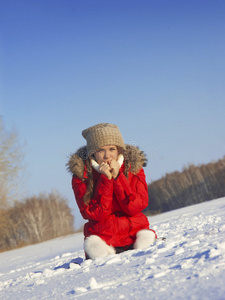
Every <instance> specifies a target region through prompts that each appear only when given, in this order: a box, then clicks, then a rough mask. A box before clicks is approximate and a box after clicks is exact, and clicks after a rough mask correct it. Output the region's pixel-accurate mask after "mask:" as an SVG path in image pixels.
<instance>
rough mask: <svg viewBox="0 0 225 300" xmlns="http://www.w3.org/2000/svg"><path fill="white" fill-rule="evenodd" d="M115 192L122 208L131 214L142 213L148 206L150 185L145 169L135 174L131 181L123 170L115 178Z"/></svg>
mask: <svg viewBox="0 0 225 300" xmlns="http://www.w3.org/2000/svg"><path fill="white" fill-rule="evenodd" d="M114 193H115V195H116V198H117V201H118V202H119V204H120V206H121V208H122V210H123V211H124V212H125V213H126V214H128V215H129V216H134V215H135V214H137V213H140V212H141V211H142V210H143V209H145V208H146V207H147V206H148V187H147V183H146V180H145V173H144V170H143V169H141V170H140V171H139V172H138V173H137V174H136V175H133V177H132V179H131V181H130V182H129V181H128V179H127V178H126V176H125V175H124V174H123V172H121V171H120V172H119V175H118V177H117V179H115V180H114Z"/></svg>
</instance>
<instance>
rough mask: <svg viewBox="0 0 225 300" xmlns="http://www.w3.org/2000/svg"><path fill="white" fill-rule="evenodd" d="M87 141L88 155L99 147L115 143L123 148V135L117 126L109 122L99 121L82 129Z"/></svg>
mask: <svg viewBox="0 0 225 300" xmlns="http://www.w3.org/2000/svg"><path fill="white" fill-rule="evenodd" d="M82 135H83V137H84V138H85V139H86V141H87V152H88V156H90V155H91V154H92V153H94V152H95V151H97V150H98V149H99V148H100V147H103V146H107V145H115V146H118V147H121V148H124V149H125V144H124V141H123V137H122V135H121V133H120V130H119V127H118V126H117V125H114V124H110V123H100V124H97V125H94V126H91V127H89V128H87V129H85V130H83V131H82Z"/></svg>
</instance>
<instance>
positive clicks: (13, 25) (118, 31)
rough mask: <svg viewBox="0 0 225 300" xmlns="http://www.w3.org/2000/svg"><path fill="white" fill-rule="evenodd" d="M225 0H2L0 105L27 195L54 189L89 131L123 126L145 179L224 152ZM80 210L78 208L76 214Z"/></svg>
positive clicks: (63, 181)
mask: <svg viewBox="0 0 225 300" xmlns="http://www.w3.org/2000/svg"><path fill="white" fill-rule="evenodd" d="M224 15H225V1H224V0H221V1H220V0H216V1H212V0H204V1H203V0H202V1H201V0H200V1H198V0H186V1H182V0H170V1H168V0H154V1H153V0H135V1H134V0H32V1H31V0H27V1H25V0H20V1H18V0H5V1H3V0H1V1H0V115H1V117H2V118H3V121H4V125H5V127H6V128H7V129H8V130H11V129H12V128H15V129H16V130H17V131H18V133H19V139H20V142H21V143H24V142H25V143H26V146H25V163H26V166H27V167H26V171H25V173H24V177H25V178H26V181H25V183H24V186H23V188H24V190H25V191H26V193H27V195H34V194H35V195H36V194H39V192H47V193H48V192H51V191H52V189H56V190H57V191H59V192H60V193H61V194H62V195H63V196H65V197H66V198H67V199H68V200H69V204H70V206H71V207H72V208H73V209H74V211H75V212H76V211H77V209H76V204H75V200H74V196H73V193H72V189H71V176H70V175H69V174H68V173H67V171H66V168H65V164H66V162H67V160H68V157H69V155H70V153H72V152H75V151H76V150H77V149H78V148H79V147H80V146H83V145H84V144H85V140H84V139H83V137H82V136H81V131H82V130H83V129H85V128H87V127H89V126H91V125H94V124H96V123H100V122H110V123H115V124H117V125H118V126H119V127H120V130H121V132H122V134H123V137H124V140H125V142H126V143H127V144H134V145H138V146H139V147H140V148H141V149H142V150H144V151H145V153H146V154H147V157H148V166H147V168H146V169H145V171H146V176H147V182H148V183H150V182H151V181H152V180H156V179H159V178H160V177H161V176H163V175H165V174H166V173H169V172H172V171H175V170H179V171H181V170H182V168H183V166H185V165H187V164H189V163H194V164H200V163H208V162H210V161H212V160H216V159H218V158H222V157H223V156H224V155H225V34H224V32H225V18H224ZM76 214H77V212H76Z"/></svg>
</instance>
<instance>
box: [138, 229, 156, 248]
mask: <svg viewBox="0 0 225 300" xmlns="http://www.w3.org/2000/svg"><path fill="white" fill-rule="evenodd" d="M154 242H155V233H154V232H153V231H152V230H149V229H143V230H140V231H138V233H137V235H136V241H135V242H134V249H144V248H147V247H149V246H151V245H152V244H154Z"/></svg>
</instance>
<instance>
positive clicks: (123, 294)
mask: <svg viewBox="0 0 225 300" xmlns="http://www.w3.org/2000/svg"><path fill="white" fill-rule="evenodd" d="M149 220H150V223H151V228H153V229H154V230H156V232H157V234H158V236H159V237H166V241H163V240H160V239H159V240H157V242H156V243H155V244H154V245H153V246H151V247H150V248H147V249H145V250H142V251H140V250H139V251H138V250H130V251H127V252H123V253H121V254H117V255H110V256H108V257H107V258H99V259H96V260H93V261H91V260H84V252H83V234H82V233H77V234H74V235H70V236H67V237H63V238H58V239H54V240H51V241H47V242H44V243H41V244H37V245H31V246H28V247H24V248H21V249H16V250H12V251H8V252H4V253H0V262H1V263H0V299H32V300H34V299H188V300H189V299H193V300H197V299H201V300H202V299H215V300H216V299H225V285H224V282H225V239H224V237H225V198H220V199H217V200H213V201H208V202H204V203H201V204H197V205H193V206H189V207H185V208H182V209H178V210H175V211H171V212H167V213H164V214H161V215H158V216H153V217H150V218H149Z"/></svg>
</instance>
